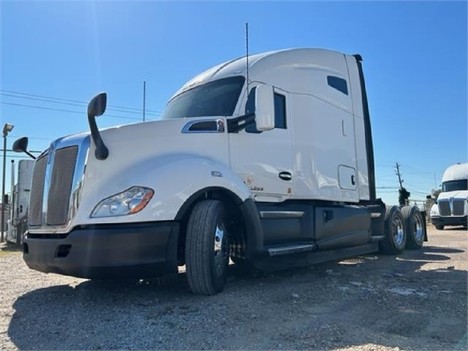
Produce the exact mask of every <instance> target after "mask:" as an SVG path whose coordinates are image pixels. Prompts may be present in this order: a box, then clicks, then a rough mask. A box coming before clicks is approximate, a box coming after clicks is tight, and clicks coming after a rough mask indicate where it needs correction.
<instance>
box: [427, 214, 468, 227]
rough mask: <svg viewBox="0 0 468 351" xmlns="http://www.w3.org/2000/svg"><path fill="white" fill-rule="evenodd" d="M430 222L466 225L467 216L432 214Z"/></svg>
mask: <svg viewBox="0 0 468 351" xmlns="http://www.w3.org/2000/svg"><path fill="white" fill-rule="evenodd" d="M431 223H432V224H433V225H435V226H436V225H463V226H467V224H468V216H464V217H440V216H433V217H431Z"/></svg>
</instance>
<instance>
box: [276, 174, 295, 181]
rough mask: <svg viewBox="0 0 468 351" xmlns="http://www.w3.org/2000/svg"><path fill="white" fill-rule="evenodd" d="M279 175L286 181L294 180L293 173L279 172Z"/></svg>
mask: <svg viewBox="0 0 468 351" xmlns="http://www.w3.org/2000/svg"><path fill="white" fill-rule="evenodd" d="M278 176H279V177H280V179H282V180H286V181H289V180H292V174H291V173H289V172H280V174H278Z"/></svg>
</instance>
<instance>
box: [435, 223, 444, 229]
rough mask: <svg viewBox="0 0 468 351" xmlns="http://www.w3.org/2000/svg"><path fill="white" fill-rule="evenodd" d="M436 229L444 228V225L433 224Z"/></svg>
mask: <svg viewBox="0 0 468 351" xmlns="http://www.w3.org/2000/svg"><path fill="white" fill-rule="evenodd" d="M435 227H436V229H437V230H444V225H443V224H436V225H435Z"/></svg>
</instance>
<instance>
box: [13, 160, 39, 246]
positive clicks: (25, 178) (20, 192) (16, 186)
mask: <svg viewBox="0 0 468 351" xmlns="http://www.w3.org/2000/svg"><path fill="white" fill-rule="evenodd" d="M12 167H13V165H12ZM33 169H34V161H33V160H20V161H19V162H18V172H17V173H16V174H17V179H18V180H17V181H16V183H15V182H14V181H12V187H11V198H10V199H11V200H10V201H11V202H10V218H9V220H8V221H7V233H6V240H7V241H8V242H11V243H14V244H17V245H21V244H22V242H23V234H24V233H25V232H26V230H27V229H28V209H29V193H30V191H31V181H32V175H33ZM12 174H15V172H14V171H13V172H12Z"/></svg>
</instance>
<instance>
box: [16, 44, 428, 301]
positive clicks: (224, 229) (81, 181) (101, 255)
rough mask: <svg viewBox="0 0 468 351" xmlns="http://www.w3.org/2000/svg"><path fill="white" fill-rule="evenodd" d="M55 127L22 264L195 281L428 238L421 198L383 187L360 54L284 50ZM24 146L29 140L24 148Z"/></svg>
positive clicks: (205, 283)
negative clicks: (391, 193)
mask: <svg viewBox="0 0 468 351" xmlns="http://www.w3.org/2000/svg"><path fill="white" fill-rule="evenodd" d="M105 105H106V94H105V93H101V94H99V95H97V96H96V97H95V98H94V99H93V100H91V102H90V104H89V106H88V121H89V125H90V130H91V132H90V133H83V134H78V135H73V136H67V137H64V138H61V139H58V140H56V141H54V142H53V143H52V144H51V146H50V147H49V148H48V149H47V150H45V151H44V152H43V153H42V155H41V156H40V157H38V159H37V160H36V165H35V168H34V176H33V186H32V192H31V207H30V213H29V231H28V233H27V235H26V238H25V242H24V246H23V249H24V260H25V261H26V263H27V265H28V266H29V267H30V268H32V269H36V270H39V271H42V272H47V273H48V272H54V273H61V274H66V275H72V276H78V277H85V278H91V279H93V278H108V277H123V276H130V277H134V278H145V277H153V276H157V275H161V274H173V273H177V272H178V265H179V266H180V265H185V266H186V272H187V279H188V283H189V286H190V288H191V289H192V291H193V292H195V293H199V294H215V293H217V292H219V291H221V290H222V289H223V287H224V281H225V278H226V274H227V270H228V262H229V258H231V259H232V260H233V261H234V262H237V263H245V262H247V263H251V264H254V265H258V266H263V267H265V265H269V264H270V263H271V262H272V260H274V258H275V257H278V256H285V255H290V257H293V258H294V259H297V260H296V262H299V261H304V262H307V263H313V262H318V261H324V260H333V259H338V258H343V257H350V256H354V255H359V254H363V253H368V252H374V251H378V250H379V249H380V250H381V251H383V252H386V253H392V254H398V253H401V252H402V251H403V250H404V249H405V248H421V247H422V245H423V241H424V240H426V227H425V221H424V216H423V214H421V213H420V211H419V210H418V209H417V208H416V207H404V208H403V209H402V210H401V211H400V209H399V208H398V207H396V206H385V204H384V203H383V202H382V201H381V200H380V199H377V198H376V192H375V173H374V155H373V145H372V133H371V127H370V117H369V111H368V104H367V95H366V91H365V85H364V76H363V72H362V66H361V57H360V56H359V55H347V54H342V53H339V52H335V51H330V50H322V49H289V50H281V51H273V52H266V53H262V54H257V55H253V56H250V57H248V58H246V57H241V58H238V59H234V60H231V61H228V62H225V63H223V64H221V65H218V66H216V67H213V68H211V69H209V70H207V71H206V72H204V73H202V74H200V75H198V76H197V77H195V78H193V79H192V80H190V81H189V82H188V83H186V84H185V85H184V86H183V87H182V88H181V89H180V90H179V91H178V92H177V93H176V94H175V95H174V96H173V97H172V99H171V100H170V101H169V102H168V104H167V107H166V109H165V112H164V114H163V117H162V120H160V121H153V122H146V123H137V124H132V125H126V126H119V127H116V128H110V129H105V130H101V131H100V130H99V129H98V128H97V125H96V120H95V117H96V116H99V115H102V114H103V113H104V112H105ZM23 149H25V148H23Z"/></svg>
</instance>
